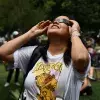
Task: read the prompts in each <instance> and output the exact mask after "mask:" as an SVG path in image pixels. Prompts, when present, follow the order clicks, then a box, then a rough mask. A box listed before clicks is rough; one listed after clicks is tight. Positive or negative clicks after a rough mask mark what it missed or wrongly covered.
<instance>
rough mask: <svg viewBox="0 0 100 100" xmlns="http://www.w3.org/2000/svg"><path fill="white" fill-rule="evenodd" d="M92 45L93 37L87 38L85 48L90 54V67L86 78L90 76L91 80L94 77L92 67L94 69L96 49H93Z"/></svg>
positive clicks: (93, 42) (93, 43)
mask: <svg viewBox="0 0 100 100" xmlns="http://www.w3.org/2000/svg"><path fill="white" fill-rule="evenodd" d="M94 45H95V41H94V39H93V38H89V39H88V40H87V50H88V52H89V53H90V56H91V67H90V71H89V74H88V78H90V79H91V80H93V81H95V78H94V69H95V67H96V66H95V65H96V64H95V63H96V61H95V60H96V59H95V56H96V51H95V49H94Z"/></svg>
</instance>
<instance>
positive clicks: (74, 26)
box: [69, 20, 80, 34]
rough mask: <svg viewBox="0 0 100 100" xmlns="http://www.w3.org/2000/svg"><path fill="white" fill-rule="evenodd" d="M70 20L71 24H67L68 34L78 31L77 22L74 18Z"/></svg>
mask: <svg viewBox="0 0 100 100" xmlns="http://www.w3.org/2000/svg"><path fill="white" fill-rule="evenodd" d="M70 22H71V23H72V26H71V27H70V26H69V32H70V34H72V33H73V32H74V31H77V32H79V31H80V26H79V23H78V22H77V21H75V20H70Z"/></svg>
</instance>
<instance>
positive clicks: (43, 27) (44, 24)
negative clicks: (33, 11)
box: [28, 20, 51, 38]
mask: <svg viewBox="0 0 100 100" xmlns="http://www.w3.org/2000/svg"><path fill="white" fill-rule="evenodd" d="M50 24H51V21H49V20H47V21H41V22H40V23H38V24H37V25H35V26H34V27H32V28H31V29H30V30H29V31H28V33H29V36H30V37H31V38H32V37H37V36H39V35H42V34H43V33H46V31H47V29H48V26H49V25H50Z"/></svg>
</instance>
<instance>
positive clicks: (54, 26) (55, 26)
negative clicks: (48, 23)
mask: <svg viewBox="0 0 100 100" xmlns="http://www.w3.org/2000/svg"><path fill="white" fill-rule="evenodd" d="M51 28H53V29H58V28H59V26H58V25H52V27H51Z"/></svg>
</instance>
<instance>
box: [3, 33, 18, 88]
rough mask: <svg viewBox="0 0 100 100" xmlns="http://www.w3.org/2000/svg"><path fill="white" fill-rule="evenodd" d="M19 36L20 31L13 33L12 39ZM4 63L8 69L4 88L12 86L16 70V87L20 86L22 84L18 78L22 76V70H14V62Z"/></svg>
mask: <svg viewBox="0 0 100 100" xmlns="http://www.w3.org/2000/svg"><path fill="white" fill-rule="evenodd" d="M18 36H20V33H19V32H18V31H13V33H12V34H11V39H14V38H16V37H18ZM6 42H7V41H5V43H6ZM3 63H4V65H5V67H6V70H7V71H8V76H7V80H6V83H5V84H4V86H5V87H8V86H9V85H10V82H11V79H12V76H13V73H14V70H15V78H14V82H15V85H17V86H20V84H19V82H18V78H19V75H20V68H14V63H12V62H9V63H6V62H3Z"/></svg>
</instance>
